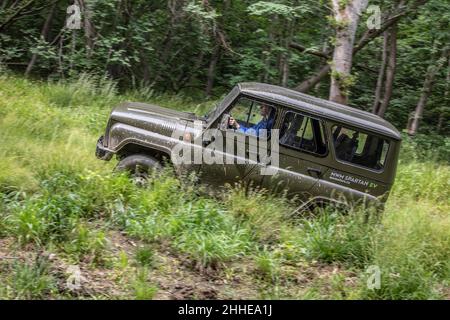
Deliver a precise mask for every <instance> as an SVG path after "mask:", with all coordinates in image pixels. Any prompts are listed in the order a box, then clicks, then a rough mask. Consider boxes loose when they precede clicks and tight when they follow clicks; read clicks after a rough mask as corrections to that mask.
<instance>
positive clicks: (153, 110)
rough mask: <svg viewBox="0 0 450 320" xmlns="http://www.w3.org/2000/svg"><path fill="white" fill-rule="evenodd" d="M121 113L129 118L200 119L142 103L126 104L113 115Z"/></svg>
mask: <svg viewBox="0 0 450 320" xmlns="http://www.w3.org/2000/svg"><path fill="white" fill-rule="evenodd" d="M117 113H121V114H122V115H125V114H129V116H131V117H132V116H135V115H136V116H139V115H142V116H146V115H147V116H148V115H150V116H152V115H153V116H157V117H159V116H163V117H166V118H172V119H174V120H190V121H193V120H197V119H198V117H197V116H196V115H195V114H194V113H191V112H183V111H177V110H173V109H169V108H164V107H160V106H157V105H154V104H147V103H140V102H125V103H122V104H120V105H119V106H117V107H116V108H115V109H114V110H113V115H114V114H117Z"/></svg>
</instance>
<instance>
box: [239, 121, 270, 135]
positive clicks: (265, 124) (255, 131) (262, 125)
mask: <svg viewBox="0 0 450 320" xmlns="http://www.w3.org/2000/svg"><path fill="white" fill-rule="evenodd" d="M272 126H273V119H262V120H261V121H260V122H258V123H257V124H255V125H254V126H251V127H250V128H246V127H244V126H240V127H239V131H240V132H243V133H246V134H251V135H256V136H259V130H261V129H266V130H267V131H268V132H267V135H269V131H270V129H272Z"/></svg>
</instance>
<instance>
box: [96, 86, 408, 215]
mask: <svg viewBox="0 0 450 320" xmlns="http://www.w3.org/2000/svg"><path fill="white" fill-rule="evenodd" d="M258 106H259V107H260V110H263V109H264V113H263V112H262V111H261V112H260V113H261V114H258V110H257V108H258ZM260 128H264V129H267V130H268V131H269V134H268V135H267V136H266V137H262V136H258V130H259V129H260ZM209 129H216V131H220V132H221V133H223V136H226V135H227V134H230V133H232V134H233V135H234V136H237V137H238V138H239V137H241V138H242V139H243V140H241V141H244V143H245V150H246V152H248V150H249V149H251V150H253V149H252V143H253V142H252V141H255V140H257V141H258V142H260V141H262V140H263V139H264V140H265V141H264V142H265V143H267V144H268V145H270V143H271V136H270V130H277V132H278V133H279V136H278V144H277V146H278V149H279V152H278V157H279V158H278V163H277V164H274V163H270V162H269V163H268V162H267V161H262V160H261V161H260V159H259V158H256V159H257V161H245V162H244V163H241V164H237V163H234V164H214V163H213V164H206V163H201V164H195V165H191V166H188V169H189V170H193V171H195V172H197V174H198V176H199V179H200V181H202V182H204V183H207V184H212V185H224V184H226V183H231V184H233V183H235V182H244V183H252V184H254V185H259V186H261V187H263V188H266V189H268V190H271V191H273V192H287V194H288V196H296V197H298V198H299V199H300V200H301V201H302V205H301V208H308V207H310V206H312V205H318V204H327V203H334V204H339V205H349V204H355V203H360V202H364V203H370V204H375V205H377V206H379V205H381V206H382V205H383V204H384V203H385V201H386V200H387V197H388V194H389V190H390V189H391V187H392V184H393V183H394V179H395V173H396V168H397V161H398V155H399V149H400V143H401V136H400V133H399V132H398V131H397V130H396V129H395V127H393V126H392V125H391V124H390V123H389V122H387V121H386V120H384V119H382V118H380V117H379V116H376V115H373V114H371V113H368V112H365V111H361V110H358V109H355V108H351V107H348V106H344V105H340V104H336V103H332V102H329V101H326V100H322V99H318V98H315V97H311V96H309V95H305V94H302V93H299V92H296V91H293V90H289V89H285V88H282V87H278V86H272V85H267V84H260V83H242V84H239V85H237V86H236V87H234V88H233V90H231V92H230V93H229V94H228V95H227V96H226V97H225V98H224V99H223V100H222V101H221V102H220V103H219V104H218V105H217V106H216V107H215V108H214V109H213V110H211V112H210V113H209V114H208V115H207V116H205V117H198V116H196V115H195V114H193V113H187V112H179V111H175V110H171V109H166V108H162V107H159V106H156V105H150V104H143V103H123V104H121V105H119V106H117V107H116V108H114V109H113V111H112V112H111V115H110V118H109V121H108V124H107V127H106V131H105V134H104V136H102V137H100V139H99V140H98V143H97V150H96V155H97V157H98V158H99V159H102V160H110V159H111V158H112V157H113V155H117V158H118V159H119V164H118V167H119V168H125V169H127V170H129V171H131V172H135V173H136V172H137V171H139V170H140V171H144V176H145V171H147V170H149V169H151V168H156V169H158V168H160V164H161V162H162V161H163V159H164V158H167V159H170V158H171V152H172V150H173V148H174V147H175V145H177V143H179V142H180V140H179V139H177V138H173V134H174V132H178V133H181V137H183V136H184V137H187V139H184V140H185V142H186V141H188V142H187V143H191V138H192V137H199V136H202V135H203V133H204V132H205V131H206V130H209ZM250 136H256V137H257V139H249V137H250ZM182 140H183V138H182ZM237 140H239V139H237ZM272 142H273V141H272ZM207 144H208V143H203V145H201V147H202V148H207ZM236 150H237V149H235V148H233V151H232V152H231V153H230V154H227V156H231V157H232V158H236V157H238V155H237V154H236V152H237V151H236ZM268 166H269V167H270V166H276V169H277V170H276V172H277V173H276V174H274V175H262V174H261V173H260V172H261V171H260V170H259V169H261V168H262V167H264V168H267V167H268Z"/></svg>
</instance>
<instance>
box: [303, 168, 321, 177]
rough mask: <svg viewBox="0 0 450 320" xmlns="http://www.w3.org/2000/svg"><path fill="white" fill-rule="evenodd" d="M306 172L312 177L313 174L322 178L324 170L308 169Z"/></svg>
mask: <svg viewBox="0 0 450 320" xmlns="http://www.w3.org/2000/svg"><path fill="white" fill-rule="evenodd" d="M306 171H307V172H308V174H309V175H310V176H312V174H315V175H316V176H317V177H318V178H320V176H321V175H322V170H320V169H317V168H307V169H306Z"/></svg>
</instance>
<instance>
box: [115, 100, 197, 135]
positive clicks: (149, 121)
mask: <svg viewBox="0 0 450 320" xmlns="http://www.w3.org/2000/svg"><path fill="white" fill-rule="evenodd" d="M194 120H200V118H199V117H197V116H196V115H195V114H193V113H189V112H182V111H177V110H173V109H168V108H163V107H160V106H157V105H152V104H146V103H139V102H125V103H122V104H120V105H118V106H117V107H115V108H114V109H113V111H112V112H111V116H110V122H109V124H108V128H109V129H111V128H112V127H114V126H116V125H119V124H121V125H128V126H132V127H135V128H140V129H143V130H147V131H151V132H154V133H156V134H160V135H166V136H170V135H172V133H173V132H174V131H175V130H176V131H177V132H181V131H183V130H184V129H185V128H186V124H187V123H189V122H193V121H194Z"/></svg>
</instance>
